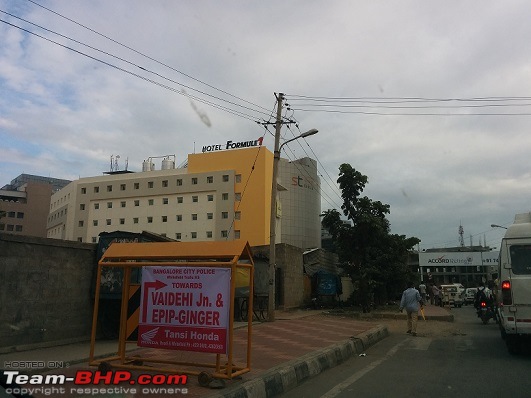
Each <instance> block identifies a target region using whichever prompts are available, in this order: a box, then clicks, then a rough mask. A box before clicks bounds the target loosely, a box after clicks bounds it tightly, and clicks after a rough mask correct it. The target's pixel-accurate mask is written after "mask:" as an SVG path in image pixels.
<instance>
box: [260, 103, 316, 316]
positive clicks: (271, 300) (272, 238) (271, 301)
mask: <svg viewBox="0 0 531 398" xmlns="http://www.w3.org/2000/svg"><path fill="white" fill-rule="evenodd" d="M283 100H284V94H282V93H279V94H278V96H277V119H276V124H275V149H274V152H273V176H272V181H271V218H270V223H269V291H268V303H267V305H268V307H267V320H268V321H269V322H273V321H274V320H275V276H276V274H275V269H276V261H277V255H276V246H275V244H276V228H277V179H278V163H279V161H280V151H281V150H282V147H283V146H284V145H286V144H287V143H288V142H291V141H295V140H297V139H299V138H304V137H308V136H309V135H313V134H316V133H317V131H318V130H317V129H311V130H309V131H307V132H305V133H302V134H301V135H299V136H297V137H295V138H292V139H290V140H287V141H285V142H283V143H282V145H280V128H281V127H282V101H283Z"/></svg>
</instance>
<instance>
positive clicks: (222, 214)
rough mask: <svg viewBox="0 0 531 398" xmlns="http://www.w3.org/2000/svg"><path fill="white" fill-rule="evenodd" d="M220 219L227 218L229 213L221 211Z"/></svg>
mask: <svg viewBox="0 0 531 398" xmlns="http://www.w3.org/2000/svg"><path fill="white" fill-rule="evenodd" d="M221 218H229V212H228V211H222V212H221Z"/></svg>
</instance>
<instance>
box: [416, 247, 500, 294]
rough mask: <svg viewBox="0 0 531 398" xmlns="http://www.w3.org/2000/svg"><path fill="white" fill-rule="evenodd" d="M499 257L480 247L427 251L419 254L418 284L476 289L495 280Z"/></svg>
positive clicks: (487, 248)
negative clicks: (450, 285) (454, 284)
mask: <svg viewBox="0 0 531 398" xmlns="http://www.w3.org/2000/svg"><path fill="white" fill-rule="evenodd" d="M498 257H499V252H498V251H492V250H491V249H490V248H489V247H483V246H473V247H466V246H465V247H454V248H444V249H428V250H426V251H423V252H421V253H419V271H420V276H421V280H423V281H424V282H425V283H430V282H434V283H436V284H438V285H444V284H448V283H461V284H463V286H465V287H476V286H478V285H479V283H480V282H482V281H483V282H487V281H489V280H494V279H496V278H497V269H498Z"/></svg>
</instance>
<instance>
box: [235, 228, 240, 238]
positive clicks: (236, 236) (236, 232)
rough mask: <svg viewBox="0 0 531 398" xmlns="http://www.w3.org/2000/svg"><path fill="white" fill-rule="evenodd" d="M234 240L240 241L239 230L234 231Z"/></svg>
mask: <svg viewBox="0 0 531 398" xmlns="http://www.w3.org/2000/svg"><path fill="white" fill-rule="evenodd" d="M234 239H240V230H239V229H236V230H235V231H234Z"/></svg>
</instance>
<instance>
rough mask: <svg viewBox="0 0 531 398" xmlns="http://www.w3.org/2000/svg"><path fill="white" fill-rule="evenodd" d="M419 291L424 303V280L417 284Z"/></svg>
mask: <svg viewBox="0 0 531 398" xmlns="http://www.w3.org/2000/svg"><path fill="white" fill-rule="evenodd" d="M419 293H420V298H421V299H422V302H423V303H425V302H426V285H425V284H424V282H421V284H420V285H419Z"/></svg>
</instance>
